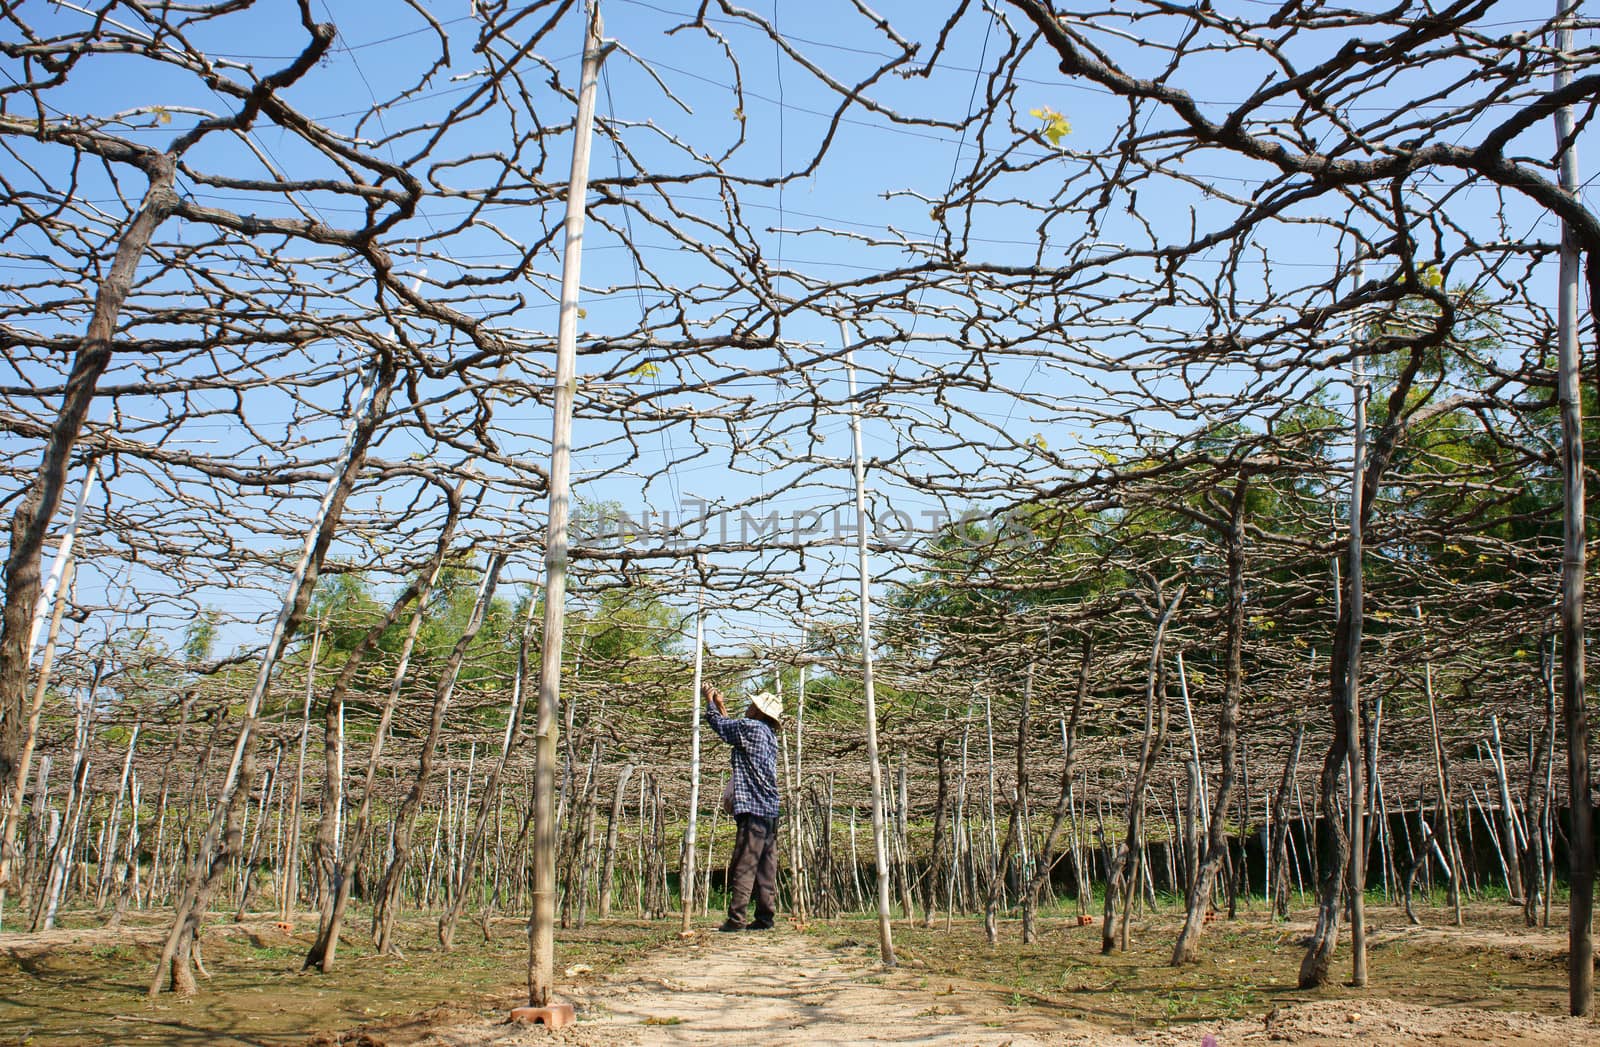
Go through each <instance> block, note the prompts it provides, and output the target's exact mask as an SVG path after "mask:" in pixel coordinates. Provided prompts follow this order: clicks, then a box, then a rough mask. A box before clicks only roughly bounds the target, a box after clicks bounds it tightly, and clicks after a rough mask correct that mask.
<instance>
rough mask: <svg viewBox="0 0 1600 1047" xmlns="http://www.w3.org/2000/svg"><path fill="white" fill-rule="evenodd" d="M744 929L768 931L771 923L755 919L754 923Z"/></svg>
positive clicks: (770, 928)
mask: <svg viewBox="0 0 1600 1047" xmlns="http://www.w3.org/2000/svg"><path fill="white" fill-rule="evenodd" d="M746 930H750V931H770V930H772V924H770V923H762V922H761V921H760V920H757V921H756V922H755V923H752V924H751V925H750V926H749V927H747V928H746Z"/></svg>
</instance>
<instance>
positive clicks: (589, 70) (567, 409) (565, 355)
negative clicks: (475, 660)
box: [528, 2, 605, 1007]
mask: <svg viewBox="0 0 1600 1047" xmlns="http://www.w3.org/2000/svg"><path fill="white" fill-rule="evenodd" d="M601 30H602V26H601V20H600V8H599V4H598V3H597V2H596V3H591V4H590V7H589V21H588V28H587V30H586V31H585V33H584V45H583V71H582V74H581V75H580V79H579V88H578V115H577V119H576V121H575V124H574V127H573V141H572V176H571V178H570V179H569V180H568V183H567V211H566V219H565V225H566V230H565V237H566V239H565V243H564V245H563V247H562V257H561V315H560V319H559V321H558V324H557V331H556V380H555V390H554V404H553V409H552V411H551V416H552V417H551V435H550V481H549V491H550V500H549V510H548V516H547V520H546V529H545V552H544V562H545V587H544V594H545V595H544V631H543V634H542V636H543V642H542V643H541V644H540V648H541V650H540V661H539V705H538V712H537V718H536V726H535V729H534V761H533V766H534V863H533V926H532V933H530V934H529V935H528V1004H529V1006H531V1007H548V1006H550V1004H551V993H552V991H553V990H554V987H555V984H554V983H555V925H556V922H555V921H556V895H555V890H556V841H557V840H558V839H559V837H558V835H557V832H556V825H555V783H556V781H555V768H556V741H557V737H556V735H557V734H558V728H557V726H556V724H557V723H558V722H559V721H560V716H561V639H562V631H563V628H564V626H565V624H566V608H567V518H568V515H569V510H570V498H571V471H572V401H573V395H574V393H575V391H576V388H575V387H576V385H577V357H578V294H579V291H580V284H579V273H580V268H581V262H582V256H583V219H584V202H585V198H586V197H587V196H588V192H589V138H590V135H591V132H592V131H593V129H594V98H595V87H596V85H597V83H598V82H599V78H600V63H601V61H602V59H604V57H605V49H604V47H603V45H602V43H601Z"/></svg>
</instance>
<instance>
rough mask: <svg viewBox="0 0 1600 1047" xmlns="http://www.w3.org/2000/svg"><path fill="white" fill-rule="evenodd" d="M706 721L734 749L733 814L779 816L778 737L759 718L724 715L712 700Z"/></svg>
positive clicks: (707, 706)
mask: <svg viewBox="0 0 1600 1047" xmlns="http://www.w3.org/2000/svg"><path fill="white" fill-rule="evenodd" d="M706 723H708V724H710V725H711V729H712V730H713V731H716V732H717V737H718V738H721V739H722V740H723V741H725V742H727V743H728V745H729V746H730V747H732V749H733V813H734V814H754V815H758V816H760V817H762V818H776V817H777V816H778V736H777V734H775V733H774V732H773V730H772V728H771V727H768V726H767V725H766V724H764V723H762V722H761V721H760V720H755V719H750V718H745V719H741V720H736V719H734V718H732V717H730V716H723V715H721V714H720V713H718V712H717V710H716V708H715V707H714V706H712V705H710V704H709V703H708V704H707V705H706Z"/></svg>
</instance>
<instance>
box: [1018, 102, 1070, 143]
mask: <svg viewBox="0 0 1600 1047" xmlns="http://www.w3.org/2000/svg"><path fill="white" fill-rule="evenodd" d="M1028 115H1029V116H1032V117H1033V118H1035V119H1036V120H1042V121H1044V126H1043V127H1042V128H1040V129H1039V133H1040V134H1042V135H1044V137H1045V140H1046V141H1048V142H1049V143H1050V144H1051V146H1053V147H1055V148H1057V149H1059V148H1061V140H1062V139H1063V138H1065V137H1066V136H1067V135H1069V134H1071V133H1072V123H1071V121H1069V120H1068V119H1067V118H1066V117H1065V116H1062V115H1061V114H1060V113H1058V112H1056V111H1055V110H1054V109H1051V108H1049V107H1048V106H1045V107H1042V108H1038V109H1029V110H1028Z"/></svg>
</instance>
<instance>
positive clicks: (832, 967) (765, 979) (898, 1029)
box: [351, 931, 1131, 1047]
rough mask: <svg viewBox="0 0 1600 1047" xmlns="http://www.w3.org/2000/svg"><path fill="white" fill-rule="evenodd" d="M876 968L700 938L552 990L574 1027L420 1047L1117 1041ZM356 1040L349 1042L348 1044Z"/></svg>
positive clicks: (761, 941) (468, 1036) (435, 1034)
mask: <svg viewBox="0 0 1600 1047" xmlns="http://www.w3.org/2000/svg"><path fill="white" fill-rule="evenodd" d="M928 981H929V980H928V979H927V978H925V977H923V976H921V975H920V974H918V972H917V971H916V970H915V969H902V970H899V971H894V972H887V973H886V972H883V971H882V970H880V969H878V968H877V967H876V966H875V965H871V964H867V963H863V962H862V961H861V960H859V959H856V958H854V957H851V956H846V955H840V953H838V952H836V951H833V950H830V949H827V948H824V947H823V946H821V945H819V944H818V943H817V942H815V941H814V940H813V939H810V938H808V937H806V936H804V935H801V934H796V933H793V932H784V931H778V932H774V933H773V934H771V935H767V934H738V935H732V934H716V933H710V934H705V935H702V936H701V937H700V938H699V939H698V940H696V941H691V942H688V943H683V944H680V945H676V946H673V947H671V948H668V949H665V950H662V951H660V952H657V953H654V954H652V955H651V956H649V957H646V958H645V959H643V960H641V961H639V962H638V963H635V964H633V965H631V966H630V967H629V968H628V969H627V970H624V971H622V972H619V973H617V974H615V975H613V976H610V977H607V978H603V979H599V980H591V981H587V982H580V983H579V984H576V985H572V986H570V987H568V988H567V989H566V991H565V992H564V994H563V995H564V998H566V999H568V1000H570V1001H571V1002H572V1003H573V1004H575V1005H576V1006H577V1008H578V1013H579V1016H580V1018H579V1022H578V1024H577V1025H576V1026H572V1027H570V1028H568V1029H565V1030H563V1031H562V1032H561V1033H560V1034H559V1035H557V1036H550V1035H549V1034H548V1033H546V1032H545V1031H543V1030H540V1029H532V1030H528V1029H520V1028H517V1027H512V1026H507V1025H503V1024H497V1023H495V1022H493V1021H492V1020H490V1021H482V1022H476V1023H472V1024H469V1025H463V1026H458V1027H455V1028H449V1029H439V1028H436V1029H434V1030H432V1031H431V1034H430V1035H429V1036H428V1037H426V1038H424V1039H422V1040H421V1041H419V1042H420V1043H422V1044H427V1045H429V1047H484V1045H500V1044H516V1043H537V1042H546V1043H571V1044H585V1045H600V1044H669V1045H670V1044H716V1045H726V1047H734V1045H744V1044H754V1043H760V1044H807V1045H811V1047H819V1045H823V1044H949V1045H955V1044H963V1045H969V1044H970V1045H974V1047H1003V1045H1010V1047H1039V1045H1044V1044H1089V1043H1097V1044H1126V1043H1131V1041H1127V1040H1122V1039H1117V1038H1114V1037H1109V1038H1108V1037H1107V1035H1106V1030H1104V1029H1103V1028H1100V1027H1098V1026H1094V1025H1090V1024H1088V1023H1086V1022H1081V1021H1075V1020H1072V1019H1069V1018H1066V1017H1064V1016H1052V1015H1044V1014H1041V1013H1039V1012H1037V1011H1036V1010H1024V1009H1016V1008H1011V1007H1009V1006H1008V1005H1007V1004H1006V1002H1005V1001H1004V1000H1002V999H1000V998H998V997H996V996H994V995H992V994H989V993H984V992H981V991H974V990H971V989H966V988H963V987H962V986H961V985H960V984H958V983H957V984H951V983H948V982H947V983H945V984H942V985H940V984H925V983H927V982H928ZM351 1042H358V1041H351Z"/></svg>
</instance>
